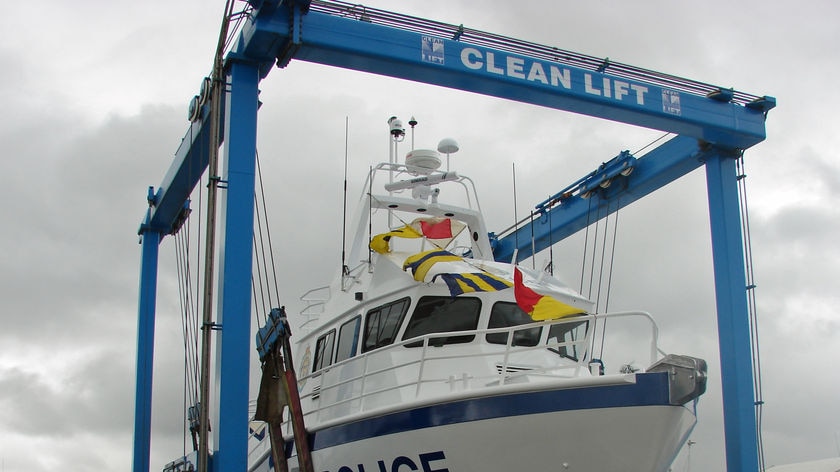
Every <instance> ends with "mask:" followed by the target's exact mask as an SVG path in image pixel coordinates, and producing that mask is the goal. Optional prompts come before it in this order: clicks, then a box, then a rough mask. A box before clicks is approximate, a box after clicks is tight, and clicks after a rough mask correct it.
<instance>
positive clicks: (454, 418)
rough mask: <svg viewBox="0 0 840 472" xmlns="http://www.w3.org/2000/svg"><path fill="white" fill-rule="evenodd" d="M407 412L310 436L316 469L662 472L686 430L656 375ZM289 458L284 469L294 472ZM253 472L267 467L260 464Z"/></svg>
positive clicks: (683, 412) (689, 417)
mask: <svg viewBox="0 0 840 472" xmlns="http://www.w3.org/2000/svg"><path fill="white" fill-rule="evenodd" d="M638 377H639V378H638V379H637V382H635V383H633V384H626V385H604V386H597V387H585V388H573V389H558V390H544V391H538V392H534V391H530V392H517V393H511V394H505V395H497V396H492V397H482V398H471V399H462V400H459V401H454V402H448V403H440V404H434V405H426V406H422V407H417V408H407V409H404V410H401V411H397V412H392V413H389V414H385V415H381V416H377V417H371V418H366V419H362V420H357V421H354V422H351V423H345V424H337V425H334V426H331V427H327V428H324V429H322V430H319V431H315V432H314V433H313V434H312V436H311V438H310V439H311V445H312V448H313V461H314V463H315V468H316V470H317V471H318V472H406V471H423V472H443V471H450V472H455V471H490V472H493V471H498V472H509V471H512V470H558V471H564V470H570V471H593V472H608V471H627V470H633V471H651V472H660V471H666V470H667V469H668V466H669V465H670V464H671V462H672V461H673V459H674V457H675V456H676V454H677V452H678V451H679V448H680V447H681V446H682V444H683V443H684V442H685V440H686V438H687V437H688V434H689V433H690V431H691V429H692V428H693V426H694V424H695V421H696V418H695V416H694V413H693V411H692V410H691V409H689V408H687V407H685V406H675V405H671V404H669V403H668V401H667V396H668V387H667V377H666V375H665V374H644V375H640V376H638ZM287 449H288V452H289V453H290V455H291V457H290V459H289V462H290V466H291V467H290V470H295V469H296V462H297V461H296V457H295V456H294V453H293V451H291V444H289V446H288V447H287ZM251 470H253V471H268V470H272V469H271V468H270V464H269V463H268V461H267V458H266V461H265V462H264V463H263V464H261V465H260V466H259V467H255V468H252V469H251Z"/></svg>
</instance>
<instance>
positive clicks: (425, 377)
mask: <svg viewBox="0 0 840 472" xmlns="http://www.w3.org/2000/svg"><path fill="white" fill-rule="evenodd" d="M627 317H641V318H642V319H645V320H647V321H648V322H649V323H650V326H651V344H650V356H651V357H650V363H649V365H650V364H652V363H653V362H655V361H656V360H657V356H658V354H664V352H663V351H662V350H661V349H659V347H658V340H659V329H658V327H657V326H656V323H655V321H654V320H653V318H652V317H651V315H650V314H649V313H646V312H641V311H628V312H615V313H606V314H598V315H585V316H577V317H573V318H564V319H561V320H549V321H542V322H536V323H529V324H524V325H517V326H509V327H503V328H489V329H476V330H466V331H448V332H438V333H428V334H425V335H422V336H418V337H414V338H411V339H406V340H403V341H400V342H398V343H394V344H391V345H388V346H384V347H382V348H379V349H375V350H372V351H369V352H366V353H363V354H360V355H358V356H355V357H353V358H350V359H345V360H343V361H341V362H338V363H335V364H332V365H330V366H329V367H327V368H325V369H323V370H320V371H318V372H315V373H313V374H309V375H305V376H303V377H301V381H302V382H304V381H306V380H308V379H313V380H314V379H317V378H318V377H321V378H322V382H323V377H324V376H325V375H329V373H330V372H333V371H335V370H336V369H340V368H342V367H343V366H345V365H348V364H350V363H361V366H360V367H361V368H360V371H359V373H358V374H356V375H352V376H350V377H348V378H345V379H341V380H338V379H336V381H335V382H330V383H329V385H324V384H323V383H322V384H321V385H320V388H319V390H318V391H317V397H316V396H313V392H308V393H306V394H304V395H302V396H301V398H302V399H304V400H309V401H313V402H314V401H318V399H323V398H324V397H325V395H328V394H329V392H332V391H336V390H338V389H341V388H342V387H346V386H348V385H352V384H355V383H359V387H358V390H356V392H357V393H355V394H352V395H348V396H347V397H346V398H337V399H336V400H335V401H331V402H330V403H329V404H328V405H323V406H321V405H319V406H318V407H317V408H314V409H311V410H310V411H308V412H307V413H306V415H307V416H312V415H315V417H316V418H317V419H318V420H321V419H322V418H321V416H322V413H323V412H324V411H326V410H329V409H334V408H336V407H339V406H341V405H346V404H350V403H353V402H356V401H358V402H359V411H365V410H366V400H367V399H369V398H370V397H372V396H375V395H380V394H383V393H387V392H391V391H399V390H404V389H406V388H409V387H413V397H414V399H418V398H422V397H423V395H422V391H423V386H424V385H430V384H435V383H437V384H446V383H450V382H451V383H452V384H453V385H450V387H451V388H454V382H455V380H454V378H452V377H451V376H450V377H448V378H443V377H436V376H434V377H433V376H429V373H428V363H429V362H440V361H446V360H449V359H470V358H500V361H501V362H500V363H497V364H496V365H497V370H498V373H494V374H492V375H487V376H478V377H471V380H472V381H473V382H475V381H480V380H482V379H483V380H485V381H486V382H484V383H482V384H481V385H482V386H481V387H470V388H493V386H503V385H505V384H508V383H510V382H511V381H512V380H514V379H516V378H520V377H524V376H535V377H543V378H561V377H568V375H562V373H561V372H563V371H569V370H576V371H579V369H582V368H586V369H587V370H588V363H589V360H590V357H591V352H590V351H589V346H590V345H591V341H592V337H593V336H594V335H595V330H594V329H593V328H592V326H591V325H590V326H589V327H588V328H587V330H586V333H585V335H584V336H583V337H581V338H580V339H574V340H568V341H562V342H542V343H538V344H537V345H535V346H516V345H514V344H513V343H514V334H515V333H516V332H517V331H522V330H528V329H532V328H543V327H550V326H554V325H562V324H572V323H580V322H583V321H585V322H590V321H594V320H596V319H610V318H627ZM495 333H499V334H504V333H506V334H507V342H506V343H505V344H504V345H501V344H488V345H486V346H485V348H486V347H490V346H497V347H498V350H495V349H494V350H492V351H487V350H486V349H484V350H479V351H476V352H472V353H465V352H463V350H459V351H457V352H454V353H452V352H451V351H436V350H435V349H429V347H430V345H431V343H432V340H434V339H439V338H442V337H454V336H467V335H469V336H486V335H487V334H495ZM544 336H547V335H541V337H544ZM418 342H422V345H420V346H417V345H416V344H417V343H418ZM409 344H411V345H412V347H410V348H408V347H407V345H409ZM452 346H458V345H457V344H456V345H452ZM431 347H434V346H433V345H432V346H431ZM562 348H577V349H578V350H579V352H580V355H579V357H578V358H577V360H576V361H575V360H573V362H572V363H566V364H565V365H564V364H560V363H558V364H556V365H542V366H540V365H534V366H529V368H528V369H527V370H523V371H521V372H510V371H509V367H510V366H511V365H515V364H511V361H510V358H511V356H512V355H522V354H523V353H528V352H533V351H544V350H545V349H557V350H560V349H562ZM491 349H492V348H491ZM389 352H397V353H400V354H406V353H408V354H411V353H416V357H412V358H410V359H408V360H405V361H401V362H398V363H395V364H394V363H392V364H389V365H387V366H385V367H378V368H373V369H372V368H371V363H370V360H371V358H372V357H373V356H380V355H383V354H384V355H387V354H388V353H389ZM567 359H568V358H567ZM570 360H571V359H570ZM412 366H416V370H417V373H416V375H415V374H413V373H412V375H411V378H410V379H404V380H401V381H396V382H394V383H393V384H391V385H385V386H381V385H379V386H376V387H373V388H371V387H370V385H369V383H368V380H369V379H371V378H372V377H374V376H376V375H379V374H383V373H386V372H389V371H393V372H401V373H403V374H406V373H410V372H412V370H411V368H412ZM493 378H497V381H495V382H494V381H492V379H493ZM464 386H465V388H466V387H467V384H466V382H465V383H464ZM354 390H355V389H354Z"/></svg>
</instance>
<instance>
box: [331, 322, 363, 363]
mask: <svg viewBox="0 0 840 472" xmlns="http://www.w3.org/2000/svg"><path fill="white" fill-rule="evenodd" d="M361 323H362V317H361V316H357V317H355V318H353V319H352V320H350V321H348V322H346V323H344V324H343V325H341V328H339V329H338V346H337V347H336V349H335V361H336V362H341V361H343V360H344V359H349V358H351V357H353V356H355V355H356V346H358V344H359V325H360V324H361Z"/></svg>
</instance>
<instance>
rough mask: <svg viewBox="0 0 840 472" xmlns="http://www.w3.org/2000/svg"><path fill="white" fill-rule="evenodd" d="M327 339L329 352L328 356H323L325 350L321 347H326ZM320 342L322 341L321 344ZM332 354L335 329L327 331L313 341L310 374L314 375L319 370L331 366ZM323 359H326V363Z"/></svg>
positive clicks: (333, 351) (333, 352)
mask: <svg viewBox="0 0 840 472" xmlns="http://www.w3.org/2000/svg"><path fill="white" fill-rule="evenodd" d="M328 339H329V346H330V352H329V356H325V355H324V354H325V352H326V349H323V348H322V347H325V346H326V345H327V340H328ZM322 341H324V343H323V344H322V343H321V342H322ZM333 354H335V328H333V329H331V330H329V331H327V332H326V333H324V334H322V335H321V336H319V337H318V340H317V341H315V355H314V356H313V358H312V373H313V374H314V373H315V372H318V371H319V370H323V369H325V368H327V367H329V366H331V365H332V364H333V362H332V359H333ZM325 358H326V363H325V361H324V359H325ZM319 363H320V365H319Z"/></svg>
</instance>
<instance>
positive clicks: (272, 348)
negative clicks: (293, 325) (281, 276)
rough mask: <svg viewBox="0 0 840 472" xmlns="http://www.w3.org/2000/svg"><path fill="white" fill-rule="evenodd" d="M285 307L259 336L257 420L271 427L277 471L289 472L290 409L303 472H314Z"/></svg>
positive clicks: (299, 462) (299, 463)
mask: <svg viewBox="0 0 840 472" xmlns="http://www.w3.org/2000/svg"><path fill="white" fill-rule="evenodd" d="M285 315H286V313H285V310H284V309H283V308H279V309H278V308H275V309H273V310H271V314H270V315H269V319H268V322H267V323H266V327H265V328H262V329H260V331H259V333H257V346H258V349H257V350H258V351H259V353H260V360H261V361H262V379H261V380H260V391H259V393H258V395H257V411H256V413H255V414H254V419H255V420H257V421H265V422H266V423H268V425H269V429H268V432H269V437H270V439H271V454H272V458H273V459H274V467H275V470H276V471H277V472H288V471H289V466H288V463H287V461H286V447H285V446H286V441H285V440H284V439H283V433H282V426H283V408H284V407H288V408H289V415H290V419H291V422H292V431H293V434H294V441H295V448H296V449H297V457H298V467H299V470H300V472H314V467H313V465H312V454H311V451H310V449H309V433H307V432H306V426H305V425H304V421H303V410H302V408H301V404H300V395H299V394H298V383H297V376H296V374H295V369H294V362H293V361H292V349H291V344H290V342H289V338H290V337H291V331H290V330H289V324H288V322H287V321H286V316H285Z"/></svg>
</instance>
